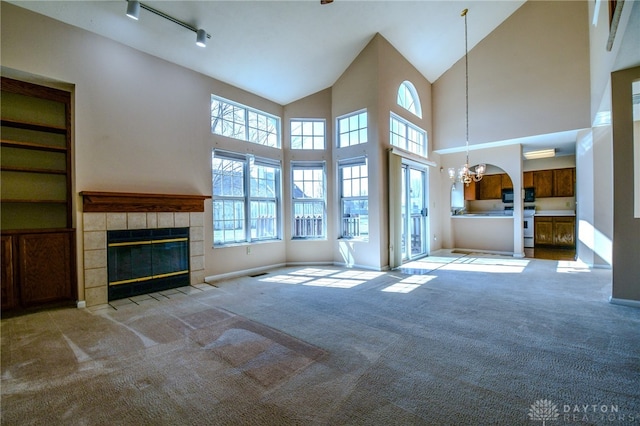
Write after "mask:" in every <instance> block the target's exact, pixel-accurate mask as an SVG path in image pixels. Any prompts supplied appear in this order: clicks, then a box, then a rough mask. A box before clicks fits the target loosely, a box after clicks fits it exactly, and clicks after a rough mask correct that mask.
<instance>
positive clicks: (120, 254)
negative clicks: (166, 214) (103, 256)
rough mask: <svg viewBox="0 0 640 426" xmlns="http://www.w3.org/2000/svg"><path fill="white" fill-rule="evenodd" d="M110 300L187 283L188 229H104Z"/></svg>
mask: <svg viewBox="0 0 640 426" xmlns="http://www.w3.org/2000/svg"><path fill="white" fill-rule="evenodd" d="M107 268H108V281H109V294H108V297H109V300H116V299H122V298H126V297H132V296H137V295H140V294H146V293H152V292H156V291H162V290H167V289H170V288H176V287H182V286H188V285H189V284H190V283H189V228H163V229H130V230H120V231H108V232H107Z"/></svg>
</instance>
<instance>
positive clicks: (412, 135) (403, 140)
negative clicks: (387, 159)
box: [389, 113, 427, 157]
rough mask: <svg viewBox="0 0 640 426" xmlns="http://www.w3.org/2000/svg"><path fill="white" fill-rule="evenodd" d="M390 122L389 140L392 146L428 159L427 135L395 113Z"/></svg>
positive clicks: (392, 114)
mask: <svg viewBox="0 0 640 426" xmlns="http://www.w3.org/2000/svg"><path fill="white" fill-rule="evenodd" d="M390 120H391V122H390V123H389V128H390V135H389V140H390V141H391V145H393V146H397V147H398V148H402V149H405V150H407V151H410V152H413V153H415V154H418V155H422V156H425V157H426V156H427V144H426V140H427V133H426V132H425V131H424V130H422V129H421V128H419V127H418V126H415V125H414V124H411V123H410V122H408V121H407V120H405V119H403V118H402V117H400V116H397V115H395V114H394V113H391V119H390Z"/></svg>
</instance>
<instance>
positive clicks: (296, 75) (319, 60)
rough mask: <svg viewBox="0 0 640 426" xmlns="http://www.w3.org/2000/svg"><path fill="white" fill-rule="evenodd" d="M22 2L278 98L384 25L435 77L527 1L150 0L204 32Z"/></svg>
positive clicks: (338, 64) (98, 4)
mask: <svg viewBox="0 0 640 426" xmlns="http://www.w3.org/2000/svg"><path fill="white" fill-rule="evenodd" d="M10 3H13V4H16V5H18V6H20V7H23V8H26V9H30V10H32V11H35V12H38V13H41V14H43V15H47V16H50V17H52V18H54V19H57V20H60V21H62V22H66V23H68V24H71V25H74V26H76V27H80V28H83V29H85V30H88V31H91V32H94V33H97V34H100V35H102V36H105V37H107V38H110V39H113V40H116V41H118V42H120V43H123V44H125V45H128V46H131V47H133V48H135V49H138V50H141V51H143V52H147V53H149V54H151V55H154V56H158V57H160V58H163V59H166V60H167V61H170V62H173V63H176V64H179V65H182V66H184V67H187V68H190V69H193V70H195V71H198V72H200V73H202V74H205V75H208V76H210V77H213V78H215V79H218V80H221V81H223V82H226V83H229V84H231V85H233V86H236V87H239V88H242V89H245V90H247V91H249V92H251V93H254V94H257V95H260V96H262V97H265V98H267V99H269V100H272V101H275V102H277V103H279V104H282V105H286V104H288V103H290V102H292V101H295V100H298V99H300V98H303V97H305V96H307V95H310V94H313V93H316V92H318V91H320V90H323V89H326V88H327V87H330V86H332V85H333V84H334V83H335V81H336V80H337V79H338V77H339V76H340V75H341V74H342V73H343V72H344V71H345V70H346V68H347V66H349V64H350V63H351V62H352V61H353V60H354V59H355V58H356V56H357V55H358V54H359V53H360V51H361V50H362V49H363V48H364V47H365V46H366V45H367V43H368V42H369V41H370V40H371V39H372V38H373V36H374V35H375V34H376V33H380V34H381V35H382V36H383V37H384V38H385V39H387V40H388V41H389V42H390V43H391V44H392V45H393V46H394V47H395V48H396V49H397V50H398V51H399V52H400V53H401V54H402V55H403V56H404V57H405V58H406V59H407V60H408V61H409V62H410V63H412V64H413V65H414V66H415V67H416V68H417V69H418V70H419V71H420V72H421V73H422V74H423V75H424V76H425V77H426V78H427V80H429V81H430V82H434V81H435V80H437V78H438V77H439V76H440V75H442V74H443V73H444V72H445V71H446V70H448V69H449V68H450V67H451V66H452V65H453V64H454V63H455V62H456V61H457V60H459V59H460V58H461V57H462V56H463V55H464V19H463V18H462V17H461V16H460V12H461V11H462V10H463V9H464V8H468V9H469V14H468V31H469V49H471V48H472V47H473V46H475V45H476V44H477V43H478V42H479V41H480V40H482V39H483V38H484V37H486V36H487V35H488V34H489V33H490V32H491V31H493V30H494V29H495V28H496V27H497V26H498V25H500V23H502V22H503V21H504V20H505V19H506V18H507V17H509V16H510V15H511V14H512V13H513V12H514V11H516V9H518V8H519V7H520V6H521V5H522V4H523V3H524V1H523V0H517V1H516V0H509V1H476V0H473V1H471V0H467V1H456V0H448V1H431V0H422V1H399V0H395V1H394V0H385V1H372V0H369V1H353V0H335V1H334V2H333V3H331V4H326V5H321V4H320V0H295V1H271V0H262V1H242V0H240V1H148V2H147V1H145V2H143V3H144V4H146V5H148V6H151V7H152V8H154V9H158V10H160V11H162V12H164V13H166V14H168V15H170V16H172V17H174V18H176V19H178V20H180V21H183V22H185V23H187V24H189V25H191V26H193V27H195V28H203V29H205V30H206V31H207V32H208V33H209V34H211V39H209V40H208V45H207V47H206V48H204V49H203V48H199V47H197V46H196V45H195V33H193V32H191V31H189V30H188V29H185V28H182V27H180V26H178V25H176V24H174V23H172V22H170V21H167V20H165V19H163V18H161V17H159V16H156V15H154V14H152V13H151V12H149V11H147V10H144V9H141V10H140V20H139V21H134V20H132V19H130V18H128V17H127V16H126V15H125V11H126V7H127V4H126V1H124V0H111V1H11V2H10Z"/></svg>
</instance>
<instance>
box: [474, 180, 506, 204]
mask: <svg viewBox="0 0 640 426" xmlns="http://www.w3.org/2000/svg"><path fill="white" fill-rule="evenodd" d="M478 185H479V186H480V197H479V198H480V199H481V200H498V199H500V198H502V176H501V175H486V176H485V177H483V178H482V180H481V181H480V182H478Z"/></svg>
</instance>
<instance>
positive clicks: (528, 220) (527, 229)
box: [522, 207, 536, 247]
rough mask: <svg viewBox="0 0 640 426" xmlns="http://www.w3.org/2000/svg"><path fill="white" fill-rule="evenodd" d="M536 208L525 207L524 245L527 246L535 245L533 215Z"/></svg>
mask: <svg viewBox="0 0 640 426" xmlns="http://www.w3.org/2000/svg"><path fill="white" fill-rule="evenodd" d="M535 212H536V210H535V208H526V207H525V209H524V212H523V214H522V215H523V216H524V232H523V237H524V246H525V247H533V237H534V235H535V234H534V233H533V215H534V214H535Z"/></svg>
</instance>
